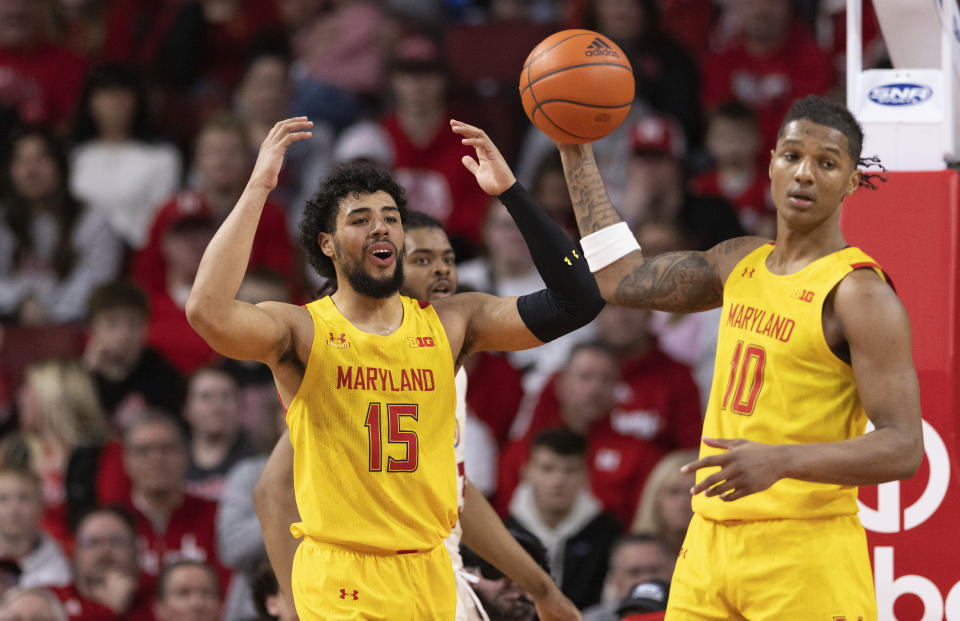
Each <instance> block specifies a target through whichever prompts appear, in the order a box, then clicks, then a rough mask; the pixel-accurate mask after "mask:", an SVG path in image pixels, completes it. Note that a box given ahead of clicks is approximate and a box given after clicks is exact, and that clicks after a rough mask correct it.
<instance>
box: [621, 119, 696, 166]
mask: <svg viewBox="0 0 960 621" xmlns="http://www.w3.org/2000/svg"><path fill="white" fill-rule="evenodd" d="M686 150H687V149H686V144H685V142H684V137H683V130H682V129H681V128H680V126H679V125H677V123H676V122H675V121H673V120H671V119H669V118H667V117H662V116H646V117H643V118H642V119H640V120H639V121H637V123H636V124H635V125H634V126H633V127H631V128H630V151H631V152H632V153H634V154H648V155H669V156H671V157H674V158H676V159H680V158H682V157H683V156H684V155H685V154H686Z"/></svg>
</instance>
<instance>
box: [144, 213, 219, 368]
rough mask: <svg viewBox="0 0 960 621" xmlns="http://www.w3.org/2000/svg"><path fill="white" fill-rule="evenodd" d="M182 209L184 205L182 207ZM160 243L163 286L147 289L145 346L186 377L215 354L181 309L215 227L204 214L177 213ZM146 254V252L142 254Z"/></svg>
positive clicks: (170, 220)
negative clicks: (148, 302)
mask: <svg viewBox="0 0 960 621" xmlns="http://www.w3.org/2000/svg"><path fill="white" fill-rule="evenodd" d="M184 206H185V205H184ZM164 225H165V226H164V230H163V233H162V236H161V239H160V247H161V255H160V257H161V263H160V265H161V269H162V271H161V272H160V273H159V276H160V280H161V282H162V283H163V286H162V287H160V288H153V289H148V293H149V298H150V327H149V331H148V332H149V336H148V337H147V343H148V344H149V345H150V346H151V347H153V348H154V349H156V350H157V351H158V352H160V354H161V355H162V356H163V357H164V358H166V359H167V360H169V361H170V362H171V363H172V364H173V366H174V367H176V369H177V371H179V373H180V374H181V375H183V376H188V375H190V374H191V373H193V372H194V371H195V370H197V369H198V368H200V367H201V366H203V365H205V364H209V363H210V362H211V361H212V360H214V359H215V357H216V354H215V353H214V351H213V350H212V349H210V346H209V345H207V344H206V342H205V341H204V340H203V339H202V338H200V336H199V335H198V334H197V333H196V332H194V330H193V329H192V328H191V327H190V324H189V323H188V322H187V315H186V313H185V312H184V307H185V306H186V303H187V297H188V296H189V295H190V288H191V287H192V286H193V279H194V278H195V277H196V275H197V268H198V267H199V266H200V259H201V257H203V251H204V250H205V249H206V247H207V244H208V243H210V239H211V238H212V237H213V233H214V231H215V230H216V224H215V223H214V221H213V218H212V217H211V216H210V214H209V213H208V212H206V211H204V210H184V211H177V212H174V214H172V215H171V217H169V218H166V219H165V222H164ZM144 252H146V251H144Z"/></svg>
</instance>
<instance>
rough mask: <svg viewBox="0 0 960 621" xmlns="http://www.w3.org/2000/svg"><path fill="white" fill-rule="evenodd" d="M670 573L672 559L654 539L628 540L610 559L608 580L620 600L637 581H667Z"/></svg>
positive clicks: (671, 571) (671, 570)
mask: <svg viewBox="0 0 960 621" xmlns="http://www.w3.org/2000/svg"><path fill="white" fill-rule="evenodd" d="M688 495H689V494H688ZM672 574H673V561H672V560H671V558H670V556H669V555H668V554H667V551H666V550H665V549H664V547H663V546H662V545H660V544H659V543H656V542H654V541H645V542H630V543H624V544H622V545H621V546H620V547H619V548H618V549H617V551H616V554H614V555H613V558H612V559H610V574H609V578H608V581H609V583H610V585H611V586H612V589H613V595H614V597H616V599H617V600H620V599H623V598H624V597H626V596H627V595H628V594H629V593H630V587H632V586H633V585H635V584H637V583H638V582H646V581H647V580H653V579H654V578H659V579H661V580H666V581H669V580H670V577H671V575H672Z"/></svg>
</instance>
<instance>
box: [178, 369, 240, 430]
mask: <svg viewBox="0 0 960 621" xmlns="http://www.w3.org/2000/svg"><path fill="white" fill-rule="evenodd" d="M184 414H185V417H186V419H187V422H188V423H190V427H191V428H192V429H193V432H194V433H199V434H201V435H206V436H225V435H227V436H232V435H233V434H235V433H236V431H237V428H238V427H239V425H240V389H239V387H238V386H237V383H236V381H234V379H233V378H232V377H230V376H229V375H227V374H225V373H220V372H218V371H212V370H202V371H198V372H197V374H196V375H194V376H193V379H192V380H191V381H190V386H189V388H188V390H187V403H186V405H185V407H184Z"/></svg>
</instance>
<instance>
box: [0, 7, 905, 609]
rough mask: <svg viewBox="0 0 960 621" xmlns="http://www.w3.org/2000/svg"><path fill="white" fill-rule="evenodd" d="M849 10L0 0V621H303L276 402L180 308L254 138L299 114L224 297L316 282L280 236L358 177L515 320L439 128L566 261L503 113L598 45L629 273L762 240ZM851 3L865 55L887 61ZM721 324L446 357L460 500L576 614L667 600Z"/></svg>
mask: <svg viewBox="0 0 960 621" xmlns="http://www.w3.org/2000/svg"><path fill="white" fill-rule="evenodd" d="M844 4H845V3H844V2H841V1H835V0H150V1H144V0H0V129H2V134H0V135H2V136H3V137H4V141H3V144H2V151H0V434H2V435H0V592H3V591H6V593H5V594H3V595H2V596H0V621H7V620H11V619H20V618H31V619H33V618H42V619H51V620H61V619H67V618H69V619H84V620H88V619H89V620H92V619H132V620H141V619H145V620H152V619H156V620H158V621H164V620H167V619H171V620H172V619H182V618H190V619H197V620H202V619H226V620H227V621H246V620H248V619H291V618H295V617H293V616H291V615H292V614H293V613H292V612H291V611H288V610H285V608H284V602H283V598H279V597H276V591H277V586H276V580H275V578H274V577H273V576H272V574H271V573H270V570H269V567H268V566H266V565H265V552H264V549H263V544H262V541H261V538H260V534H259V524H258V522H257V519H256V515H255V513H254V509H253V503H252V498H251V491H252V489H253V486H254V484H255V483H256V481H257V479H258V477H259V474H260V472H261V470H262V468H263V466H264V463H265V460H266V455H267V454H268V452H269V450H270V448H271V447H272V446H273V444H274V443H275V442H276V440H277V438H278V437H279V434H280V432H281V430H282V429H283V425H284V411H283V409H282V406H281V404H280V403H279V401H278V399H277V397H276V393H275V389H274V387H273V379H272V377H271V374H270V371H269V370H268V369H266V368H265V367H264V366H262V365H260V364H257V363H249V362H238V361H232V360H223V359H220V358H219V357H217V356H216V355H215V354H214V352H213V351H212V350H211V349H210V348H209V347H208V346H207V345H206V343H204V342H203V341H202V340H201V339H200V337H199V336H197V335H196V334H195V333H194V332H193V330H192V329H191V328H190V326H189V324H188V323H187V320H186V317H185V315H184V311H183V308H184V304H185V302H186V299H187V296H188V294H189V291H190V288H191V285H192V282H193V278H194V275H195V273H196V270H197V266H198V263H199V261H200V257H201V255H202V253H203V251H204V248H205V247H206V244H207V243H208V241H209V240H210V238H211V236H212V235H213V233H214V231H215V230H216V228H217V226H218V225H219V224H220V222H222V221H223V220H224V218H225V217H226V216H227V214H228V213H229V211H230V210H231V208H232V207H233V205H234V203H235V201H236V199H237V198H238V197H239V195H240V193H241V192H242V191H243V189H244V186H245V184H246V181H247V178H248V175H249V173H250V171H251V168H252V164H253V161H254V159H255V157H256V153H257V149H258V147H259V145H260V143H261V141H262V140H263V139H264V137H265V136H266V134H267V132H268V131H269V130H270V128H271V127H272V126H273V124H274V123H275V122H276V121H278V120H280V119H282V118H286V117H288V116H298V115H304V116H308V117H309V118H310V119H311V120H313V121H314V128H313V136H312V138H311V139H310V140H306V141H303V142H298V143H296V144H294V145H293V146H292V147H291V149H290V150H289V152H288V154H287V157H286V160H285V163H284V169H283V172H282V175H281V178H280V183H279V186H278V187H277V189H276V191H274V192H273V193H272V194H271V196H270V199H269V201H268V203H267V205H266V206H265V208H264V210H263V217H262V219H261V222H260V227H259V229H258V233H257V237H256V240H255V242H254V245H253V251H252V254H251V257H250V262H249V266H248V271H247V276H246V279H245V280H244V282H243V285H242V288H241V290H240V293H239V297H240V298H242V299H244V300H246V301H249V302H259V301H263V300H280V301H288V302H293V303H303V302H305V301H308V300H310V299H313V298H315V297H317V296H318V295H321V294H322V293H321V292H322V291H324V290H325V288H326V290H328V289H329V288H328V284H329V283H325V282H324V281H323V279H322V278H320V277H318V276H317V275H316V274H315V273H314V272H313V270H312V269H311V268H310V267H309V265H308V264H307V262H306V261H305V259H304V256H303V252H302V251H301V249H300V246H299V232H298V225H299V219H300V215H301V213H302V208H303V205H304V202H305V201H306V200H307V199H308V198H309V197H310V196H311V195H312V193H313V192H314V190H315V188H316V187H317V186H318V184H319V181H320V180H321V179H322V178H323V177H324V176H325V174H326V173H327V172H328V171H329V170H330V169H331V167H332V166H334V165H336V164H337V163H339V162H343V161H348V160H355V159H365V160H369V161H373V162H376V163H378V164H380V165H382V166H384V167H386V168H388V169H389V170H391V171H392V172H393V173H394V175H395V176H396V178H397V180H398V181H399V182H400V183H401V185H403V186H404V188H405V189H406V192H407V196H408V199H409V205H410V207H411V208H413V209H416V210H419V211H423V212H426V213H428V214H430V215H432V216H434V217H436V218H437V219H439V220H440V221H441V222H443V224H444V226H445V227H446V229H447V231H448V233H449V235H450V238H451V241H452V243H453V246H454V248H455V250H456V254H457V269H458V272H459V281H460V285H461V287H462V288H465V289H469V290H478V291H487V292H490V293H494V294H497V295H502V296H511V295H521V294H525V293H529V292H532V291H534V290H537V289H539V288H541V287H543V283H542V280H541V279H540V276H539V275H538V273H537V271H536V269H535V267H534V265H533V261H532V260H531V258H530V255H529V252H528V251H527V249H526V246H525V245H524V242H523V238H522V236H521V235H520V233H519V231H518V230H517V228H516V227H515V225H514V224H513V222H512V220H511V218H510V216H509V214H508V213H507V211H506V209H505V208H504V207H503V206H502V205H500V203H499V202H498V201H496V200H493V201H491V200H490V198H489V197H488V196H486V195H485V194H484V193H483V192H482V191H481V190H480V189H479V188H478V187H477V185H476V182H475V180H474V178H473V176H472V175H471V174H470V173H469V172H467V171H466V170H465V169H464V168H463V166H462V165H461V162H460V158H461V156H462V155H464V154H466V153H467V150H466V149H465V148H464V147H463V146H462V145H461V144H460V140H459V138H458V137H457V136H455V135H454V134H453V133H451V132H450V131H449V126H448V120H449V119H450V118H451V117H453V118H457V119H460V120H463V121H466V122H468V123H472V124H474V125H478V126H480V127H482V128H483V129H485V130H486V131H487V132H488V134H489V135H490V136H491V137H492V138H493V140H494V142H495V143H496V144H497V145H498V146H499V147H500V149H501V151H502V152H503V153H504V155H505V156H506V158H507V161H508V162H509V163H510V164H511V166H512V167H513V169H514V171H515V172H516V174H517V177H518V179H519V180H520V181H521V182H522V183H523V184H524V185H525V186H526V187H528V188H529V189H530V191H531V192H532V193H533V195H534V197H535V198H536V200H537V201H538V203H539V204H540V206H541V207H542V208H543V209H544V210H545V211H546V212H547V213H549V214H550V215H551V217H553V218H554V219H556V220H557V221H558V222H560V223H561V224H562V225H563V226H564V227H566V228H567V230H568V231H569V233H570V235H571V237H572V238H573V239H576V238H577V237H578V234H577V232H576V226H575V223H574V221H573V218H572V209H571V205H570V198H569V195H568V193H567V190H566V185H565V181H564V177H563V168H562V165H561V162H560V158H559V155H558V154H557V152H556V150H555V149H554V148H553V147H552V144H551V143H550V141H549V139H547V138H546V137H545V136H544V135H542V134H541V133H539V132H538V131H537V130H535V129H534V128H532V127H531V126H530V124H529V122H528V121H527V120H526V118H525V117H524V115H523V111H522V108H521V105H520V100H519V97H518V95H517V90H516V89H517V81H518V77H519V70H520V67H521V65H522V63H523V59H524V58H525V57H526V54H527V53H528V52H529V50H530V49H532V48H533V47H534V46H535V45H536V43H537V42H539V41H540V40H541V39H542V38H544V37H545V36H547V35H548V34H550V33H552V32H555V31H557V30H559V29H563V28H590V29H593V30H596V31H599V32H601V33H603V34H605V35H607V36H608V37H609V38H610V39H612V40H613V41H615V42H616V43H617V44H618V45H619V46H620V47H621V48H622V49H623V50H624V52H625V53H626V54H627V56H628V57H629V59H630V62H631V64H632V67H633V70H634V74H635V77H636V85H637V98H636V102H635V104H634V106H633V108H632V110H631V113H630V115H629V117H628V118H627V120H626V122H625V123H624V124H623V125H622V126H621V127H620V128H619V129H618V130H616V131H615V132H613V133H612V134H611V135H610V136H608V137H607V138H605V139H603V140H601V141H599V142H598V143H596V145H595V148H596V152H597V158H598V162H599V165H600V169H601V171H602V173H603V175H604V178H605V181H606V183H607V187H608V189H609V192H610V195H611V198H612V200H613V202H614V204H615V205H616V206H617V208H618V210H619V211H620V213H621V214H622V215H623V217H624V219H625V220H627V221H628V223H629V224H630V226H631V228H632V229H633V230H634V231H635V232H636V235H637V237H638V240H639V241H640V243H641V245H642V246H643V248H644V252H645V254H646V255H647V256H653V255H656V254H658V253H661V252H669V251H671V250H678V249H699V250H703V249H706V248H709V247H710V246H712V245H714V244H716V243H717V242H719V241H722V240H724V239H727V238H730V237H733V236H737V235H742V234H745V233H748V234H756V235H764V236H773V235H775V232H776V214H775V211H774V209H773V206H772V203H771V200H770V195H769V187H768V179H767V175H766V170H765V168H766V160H767V158H768V153H769V149H770V148H772V146H773V144H774V141H775V137H776V131H777V128H778V124H779V121H780V119H781V117H782V116H783V114H784V113H785V111H786V109H787V107H788V106H789V104H790V102H791V101H792V100H793V99H794V98H796V97H799V96H803V95H806V94H810V93H814V94H821V95H836V94H838V93H842V91H843V75H842V70H843V67H844V62H843V49H844V41H845V38H844V37H845V32H844V29H845V21H844V20H845V15H844ZM864 10H865V19H864V37H863V39H864V52H865V62H866V63H867V64H869V65H872V66H883V65H884V63H886V62H887V61H886V57H885V51H884V48H883V42H882V40H881V39H880V36H879V30H878V28H877V25H876V21H875V17H874V16H873V14H872V12H871V11H870V3H865V6H864ZM717 321H718V313H717V312H716V311H713V312H706V313H700V314H696V315H687V316H680V315H672V314H668V313H658V312H648V311H641V310H631V309H624V308H618V307H609V306H608V307H607V308H606V309H605V310H604V311H603V312H602V313H601V315H600V316H599V317H598V318H597V320H596V321H595V322H594V323H592V324H591V325H588V326H587V327H585V328H583V329H581V330H578V331H577V332H574V333H572V334H570V335H568V336H566V337H563V338H561V339H558V340H557V341H554V342H552V343H549V344H547V345H544V346H543V347H540V348H537V349H534V350H530V351H525V352H515V353H510V354H491V353H482V354H478V355H476V356H474V357H472V358H471V359H469V360H467V361H466V363H465V365H466V367H467V370H468V373H469V389H468V392H467V395H466V400H467V404H468V407H469V426H468V432H467V443H468V452H467V462H466V471H467V475H468V476H469V477H470V478H471V480H472V481H473V482H474V484H475V485H476V486H477V487H478V488H479V489H481V490H482V491H483V493H484V494H486V495H487V496H488V497H489V498H490V499H491V500H492V502H493V504H494V506H495V507H496V508H497V509H498V511H499V512H500V513H501V515H502V516H503V517H504V518H505V519H506V521H507V523H508V524H509V525H510V528H511V531H512V532H514V533H515V534H516V536H517V537H518V539H520V540H521V543H524V545H525V546H527V547H528V549H529V550H532V551H533V552H536V554H539V555H540V556H541V557H542V562H543V564H544V566H545V567H547V568H548V569H549V571H550V573H551V575H552V576H553V577H554V579H555V580H556V581H557V582H558V584H560V585H561V587H562V589H563V591H564V592H565V593H566V595H567V596H568V597H570V598H571V599H572V600H573V601H574V602H575V603H576V604H577V606H579V607H580V608H581V609H582V610H584V611H585V618H586V619H588V620H591V621H601V620H610V621H613V620H616V619H619V618H626V617H627V616H629V615H630V614H635V613H637V612H638V611H644V610H655V609H656V606H657V602H658V601H660V600H663V598H664V597H665V593H666V590H667V589H668V583H669V579H670V575H671V572H672V566H673V562H674V559H675V557H676V555H677V553H678V551H679V549H680V545H681V542H682V540H683V536H684V533H685V530H686V525H687V522H688V521H689V519H690V517H691V510H690V500H689V492H688V490H689V488H690V487H691V481H692V479H691V477H692V475H681V474H680V472H679V466H680V465H682V464H684V463H686V462H688V461H692V460H693V459H695V455H696V448H697V447H698V444H699V435H700V423H701V414H702V411H703V406H704V403H705V399H706V397H707V395H708V393H709V390H710V386H711V383H712V379H713V378H712V375H713V357H714V350H715V340H716V329H717ZM451 414H452V413H451ZM538 546H539V547H538ZM533 552H532V553H533ZM467 558H468V559H470V558H473V557H470V556H469V555H467ZM468 567H471V568H472V569H473V570H474V571H475V572H476V573H477V576H478V580H479V581H480V582H479V583H478V586H477V592H478V594H479V596H480V599H481V601H482V603H483V604H484V606H485V608H486V609H487V612H488V614H489V615H490V618H491V619H493V620H494V621H496V620H497V619H532V618H533V608H532V605H531V604H530V601H529V599H528V598H526V597H524V595H523V594H522V593H521V592H519V587H517V585H515V584H513V583H511V582H510V580H509V579H508V578H506V577H504V576H503V574H502V573H499V572H498V571H497V570H496V569H495V568H493V567H491V566H488V565H486V564H485V563H484V562H483V561H482V559H479V558H476V559H473V560H472V561H470V562H468ZM638 583H642V584H640V586H639V587H637V588H634V586H635V585H637V584H638ZM631 602H633V603H632V604H631ZM621 604H622V605H621ZM18 615H19V616H18ZM31 615H32V616H31ZM637 618H639V617H637Z"/></svg>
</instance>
